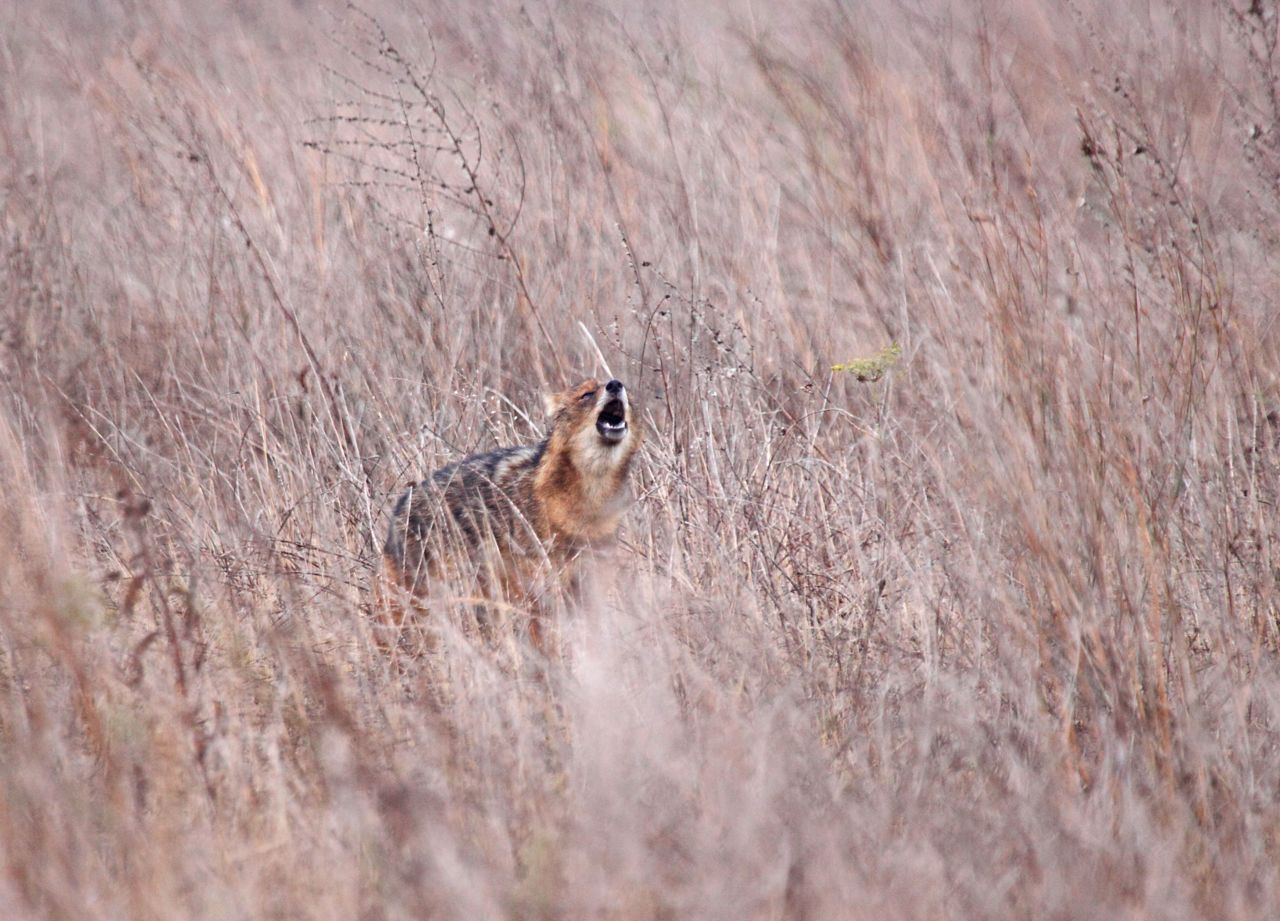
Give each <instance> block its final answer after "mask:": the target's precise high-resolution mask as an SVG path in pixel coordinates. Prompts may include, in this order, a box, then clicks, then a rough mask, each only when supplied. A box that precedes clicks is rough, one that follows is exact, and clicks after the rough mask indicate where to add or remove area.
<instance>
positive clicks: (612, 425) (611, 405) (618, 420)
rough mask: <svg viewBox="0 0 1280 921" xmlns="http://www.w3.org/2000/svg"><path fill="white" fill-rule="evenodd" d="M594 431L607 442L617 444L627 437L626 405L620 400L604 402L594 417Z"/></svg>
mask: <svg viewBox="0 0 1280 921" xmlns="http://www.w3.org/2000/svg"><path fill="white" fill-rule="evenodd" d="M596 431H597V432H599V433H600V437H601V438H602V439H603V440H604V441H605V442H606V443H608V444H617V443H618V442H620V441H622V439H624V438H626V437H627V407H626V405H625V404H624V403H623V402H622V401H621V400H619V399H613V400H610V401H609V402H608V403H606V404H604V407H603V408H602V409H601V410H600V415H599V416H597V417H596Z"/></svg>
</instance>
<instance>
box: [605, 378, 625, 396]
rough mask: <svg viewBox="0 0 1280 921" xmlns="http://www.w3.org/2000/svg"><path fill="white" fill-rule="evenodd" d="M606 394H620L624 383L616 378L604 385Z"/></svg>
mask: <svg viewBox="0 0 1280 921" xmlns="http://www.w3.org/2000/svg"><path fill="white" fill-rule="evenodd" d="M604 389H605V393H620V392H621V391H622V381H620V380H618V379H617V378H614V379H613V380H611V381H609V383H607V384H605V385H604Z"/></svg>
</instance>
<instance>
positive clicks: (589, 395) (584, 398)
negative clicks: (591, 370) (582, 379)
mask: <svg viewBox="0 0 1280 921" xmlns="http://www.w3.org/2000/svg"><path fill="white" fill-rule="evenodd" d="M595 398H596V392H595V391H594V390H592V391H589V392H587V393H584V394H583V395H582V396H580V397H578V399H579V400H580V401H581V402H583V403H585V402H587V401H588V400H594V399H595Z"/></svg>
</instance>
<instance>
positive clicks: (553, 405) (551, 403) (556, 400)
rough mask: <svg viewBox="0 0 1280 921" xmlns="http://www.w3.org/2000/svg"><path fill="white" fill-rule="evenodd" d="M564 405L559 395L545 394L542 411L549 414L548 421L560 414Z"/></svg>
mask: <svg viewBox="0 0 1280 921" xmlns="http://www.w3.org/2000/svg"><path fill="white" fill-rule="evenodd" d="M563 405H564V403H563V401H562V400H561V396H560V394H558V393H544V394H543V395H542V411H543V412H545V413H546V414H547V418H548V419H550V418H551V417H552V416H554V415H555V414H556V413H558V412H560V407H561V406H563Z"/></svg>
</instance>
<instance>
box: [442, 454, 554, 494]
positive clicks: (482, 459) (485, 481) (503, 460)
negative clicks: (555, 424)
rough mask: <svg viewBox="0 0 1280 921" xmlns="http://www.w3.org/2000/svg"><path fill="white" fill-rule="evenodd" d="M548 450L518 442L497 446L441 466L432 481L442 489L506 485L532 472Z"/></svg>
mask: <svg viewBox="0 0 1280 921" xmlns="http://www.w3.org/2000/svg"><path fill="white" fill-rule="evenodd" d="M545 450H546V445H545V444H536V445H514V446H512V447H509V448H496V449H494V450H493V451H485V452H484V453H483V454H472V455H470V456H468V457H464V458H463V459H462V460H460V461H456V462H454V463H452V464H449V465H448V466H446V467H441V468H440V469H439V470H437V471H436V472H435V473H433V474H431V480H430V482H431V484H432V485H433V486H435V487H438V488H446V489H448V488H450V487H462V488H468V487H472V488H481V487H485V486H496V487H499V488H501V487H502V486H503V484H506V483H509V482H511V481H512V480H513V479H515V478H518V477H520V476H521V475H523V474H529V473H532V472H533V470H534V469H535V468H536V467H537V466H538V461H539V460H540V459H541V458H542V454H543V452H544V451H545Z"/></svg>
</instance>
